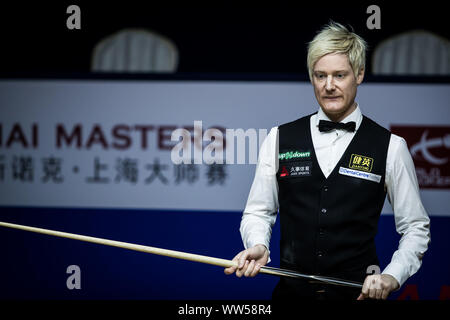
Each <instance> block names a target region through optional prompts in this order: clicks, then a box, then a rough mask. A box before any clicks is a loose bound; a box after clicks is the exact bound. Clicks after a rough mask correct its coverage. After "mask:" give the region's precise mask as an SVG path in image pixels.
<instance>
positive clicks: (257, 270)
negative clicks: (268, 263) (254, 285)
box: [250, 263, 261, 277]
mask: <svg viewBox="0 0 450 320" xmlns="http://www.w3.org/2000/svg"><path fill="white" fill-rule="evenodd" d="M260 269H261V264H259V263H256V264H255V267H254V268H253V271H252V273H251V274H250V277H254V276H256V275H257V274H258V273H259V270H260Z"/></svg>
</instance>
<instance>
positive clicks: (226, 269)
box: [224, 266, 237, 274]
mask: <svg viewBox="0 0 450 320" xmlns="http://www.w3.org/2000/svg"><path fill="white" fill-rule="evenodd" d="M236 269H237V267H236V266H233V267H229V268H225V270H224V272H225V274H232V273H234V272H235V271H236Z"/></svg>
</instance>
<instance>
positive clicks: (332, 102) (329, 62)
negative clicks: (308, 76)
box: [312, 53, 364, 121]
mask: <svg viewBox="0 0 450 320" xmlns="http://www.w3.org/2000/svg"><path fill="white" fill-rule="evenodd" d="M312 78H313V79H312V84H313V86H314V93H315V95H316V99H317V101H318V102H319V105H320V107H321V108H322V110H323V111H324V112H325V114H326V115H327V116H328V117H329V118H330V119H331V120H333V121H341V120H342V119H344V118H345V117H346V116H348V115H349V114H350V113H352V112H353V110H355V108H356V104H355V96H356V88H357V87H358V85H359V84H361V82H362V80H363V78H364V70H362V71H361V72H360V73H359V74H358V77H356V78H355V74H354V73H353V69H352V67H351V65H350V63H349V61H348V57H347V56H346V55H345V54H339V53H334V54H327V55H325V56H323V57H322V58H320V59H319V60H318V61H317V62H316V64H315V65H314V69H313V77H312Z"/></svg>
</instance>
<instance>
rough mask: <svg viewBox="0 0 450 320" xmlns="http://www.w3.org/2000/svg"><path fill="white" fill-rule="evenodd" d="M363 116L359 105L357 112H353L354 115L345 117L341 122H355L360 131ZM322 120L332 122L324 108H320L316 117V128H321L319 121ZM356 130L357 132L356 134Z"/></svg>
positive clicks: (357, 105)
mask: <svg viewBox="0 0 450 320" xmlns="http://www.w3.org/2000/svg"><path fill="white" fill-rule="evenodd" d="M362 119H363V116H362V113H361V109H360V108H359V104H356V108H355V110H353V112H352V113H350V114H349V115H348V116H347V117H345V118H344V119H343V120H342V121H341V122H342V123H347V122H349V121H355V122H356V130H358V128H359V126H360V125H361V122H362ZM320 120H328V121H331V119H330V118H328V116H327V115H326V114H325V112H323V110H322V108H319V111H318V112H317V117H316V126H317V127H318V126H319V121H320ZM356 130H355V132H356Z"/></svg>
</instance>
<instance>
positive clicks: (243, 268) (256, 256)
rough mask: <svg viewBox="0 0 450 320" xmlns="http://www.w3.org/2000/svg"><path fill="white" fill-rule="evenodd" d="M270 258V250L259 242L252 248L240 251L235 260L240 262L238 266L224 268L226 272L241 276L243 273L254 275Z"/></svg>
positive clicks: (247, 275)
mask: <svg viewBox="0 0 450 320" xmlns="http://www.w3.org/2000/svg"><path fill="white" fill-rule="evenodd" d="M268 260H269V252H268V250H267V248H266V247H265V246H264V245H262V244H257V245H256V246H254V247H252V248H248V249H247V250H243V251H241V252H239V253H238V254H237V255H236V256H235V257H234V258H233V261H237V262H238V266H237V267H236V266H234V267H229V268H226V269H225V270H224V272H225V274H233V273H234V272H236V276H238V277H239V278H240V277H242V275H244V276H246V277H254V276H256V275H257V274H258V272H259V269H260V268H261V267H262V266H263V265H265V264H266V263H267V261H268Z"/></svg>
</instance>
